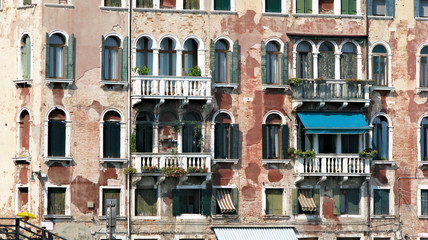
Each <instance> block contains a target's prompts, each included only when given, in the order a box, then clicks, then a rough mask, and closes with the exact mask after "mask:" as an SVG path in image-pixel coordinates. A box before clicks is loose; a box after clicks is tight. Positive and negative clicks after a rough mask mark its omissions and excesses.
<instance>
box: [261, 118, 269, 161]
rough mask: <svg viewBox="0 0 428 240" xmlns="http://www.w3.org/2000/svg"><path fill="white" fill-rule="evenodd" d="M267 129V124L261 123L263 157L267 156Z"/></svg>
mask: <svg viewBox="0 0 428 240" xmlns="http://www.w3.org/2000/svg"><path fill="white" fill-rule="evenodd" d="M267 131H268V127H267V125H266V124H263V125H262V144H263V146H262V157H263V159H267V158H268V156H267V152H268V146H267V142H268V141H267V140H268V139H267V138H268V132H267Z"/></svg>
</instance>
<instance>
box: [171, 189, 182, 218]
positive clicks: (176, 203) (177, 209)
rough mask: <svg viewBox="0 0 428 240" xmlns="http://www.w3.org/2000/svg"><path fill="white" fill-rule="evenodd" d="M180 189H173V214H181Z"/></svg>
mask: <svg viewBox="0 0 428 240" xmlns="http://www.w3.org/2000/svg"><path fill="white" fill-rule="evenodd" d="M180 194H181V193H180V190H178V189H172V215H173V216H178V215H180V214H181V205H180Z"/></svg>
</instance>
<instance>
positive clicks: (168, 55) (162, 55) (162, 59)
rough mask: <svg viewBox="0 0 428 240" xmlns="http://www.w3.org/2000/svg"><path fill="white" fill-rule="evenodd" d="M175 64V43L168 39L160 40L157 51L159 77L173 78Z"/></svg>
mask: <svg viewBox="0 0 428 240" xmlns="http://www.w3.org/2000/svg"><path fill="white" fill-rule="evenodd" d="M176 64H177V51H176V50H175V42H174V41H173V40H172V39H170V38H165V39H163V40H162V42H161V44H160V50H159V75H167V76H175V75H176Z"/></svg>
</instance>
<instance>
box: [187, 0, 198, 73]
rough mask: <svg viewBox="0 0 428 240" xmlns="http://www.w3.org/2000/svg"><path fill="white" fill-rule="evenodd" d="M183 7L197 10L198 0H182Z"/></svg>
mask: <svg viewBox="0 0 428 240" xmlns="http://www.w3.org/2000/svg"><path fill="white" fill-rule="evenodd" d="M183 9H195V10H199V9H200V7H199V0H183ZM192 67H193V66H192Z"/></svg>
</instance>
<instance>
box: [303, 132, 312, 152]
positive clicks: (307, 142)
mask: <svg viewBox="0 0 428 240" xmlns="http://www.w3.org/2000/svg"><path fill="white" fill-rule="evenodd" d="M312 149H313V148H312V135H310V134H305V151H308V150H312Z"/></svg>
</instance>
